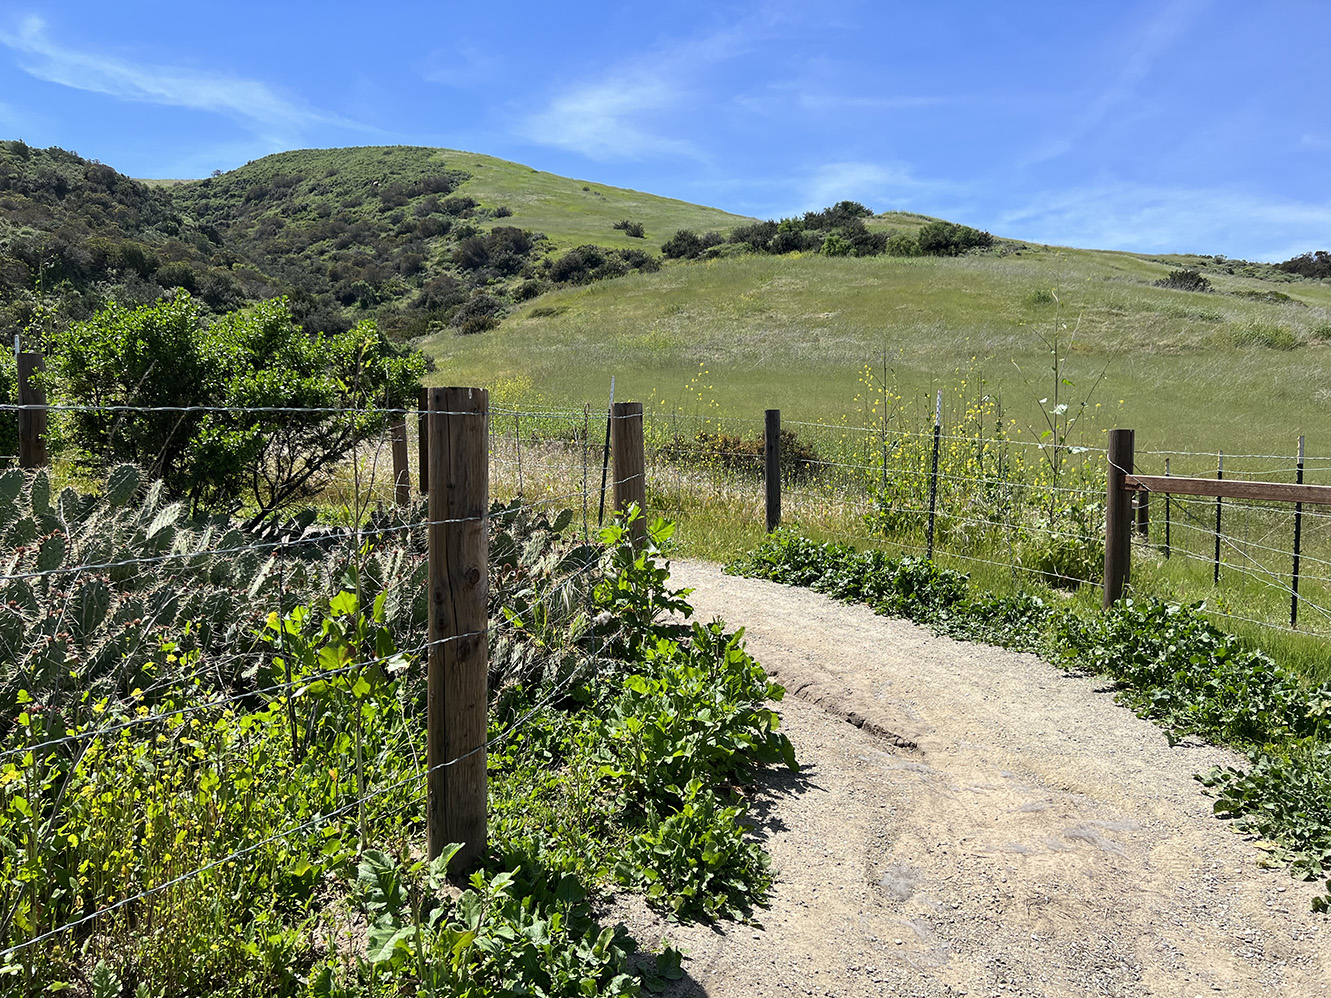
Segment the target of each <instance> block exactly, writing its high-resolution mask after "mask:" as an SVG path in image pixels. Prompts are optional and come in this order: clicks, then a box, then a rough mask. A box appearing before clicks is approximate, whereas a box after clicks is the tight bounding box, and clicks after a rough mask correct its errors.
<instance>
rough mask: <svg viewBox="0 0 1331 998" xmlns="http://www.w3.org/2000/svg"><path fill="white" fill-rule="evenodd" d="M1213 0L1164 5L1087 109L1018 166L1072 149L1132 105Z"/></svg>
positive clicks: (1177, 2) (1054, 157)
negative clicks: (1155, 71)
mask: <svg viewBox="0 0 1331 998" xmlns="http://www.w3.org/2000/svg"><path fill="white" fill-rule="evenodd" d="M1209 2H1210V0H1174V2H1172V3H1169V4H1166V5H1164V6H1163V7H1161V8H1160V9H1159V11H1158V12H1157V13H1156V15H1155V17H1153V18H1152V19H1151V20H1150V21H1148V22H1147V23H1146V25H1145V27H1144V28H1143V30H1142V31H1141V32H1140V33H1139V34H1138V35H1137V36H1136V37H1135V38H1134V39H1133V44H1132V48H1131V51H1130V52H1129V53H1128V55H1127V58H1126V59H1124V61H1123V65H1122V68H1121V69H1120V70H1119V71H1118V74H1117V75H1116V76H1115V77H1114V79H1113V80H1112V81H1111V82H1110V84H1109V86H1108V87H1106V88H1105V89H1104V90H1103V91H1101V92H1100V93H1099V94H1098V95H1097V96H1096V97H1095V98H1094V99H1093V100H1091V101H1090V103H1089V105H1088V106H1087V108H1086V110H1085V111H1082V112H1081V113H1079V114H1075V115H1073V116H1071V118H1070V119H1069V120H1070V127H1069V128H1068V129H1067V131H1065V132H1064V133H1062V134H1060V135H1057V136H1054V137H1052V138H1048V139H1045V140H1043V141H1041V142H1038V143H1037V144H1036V146H1035V148H1034V149H1032V150H1031V151H1030V152H1029V153H1028V154H1027V155H1026V156H1025V157H1023V158H1022V159H1021V160H1020V161H1019V162H1018V164H1017V165H1018V166H1021V167H1027V166H1035V165H1038V164H1040V163H1045V162H1048V161H1049V160H1052V159H1057V158H1058V157H1060V156H1065V155H1067V154H1068V153H1069V152H1071V151H1072V150H1073V149H1074V148H1075V147H1076V145H1077V143H1078V141H1079V140H1080V139H1082V138H1083V137H1085V136H1086V135H1089V134H1090V133H1091V132H1092V131H1094V130H1095V129H1096V128H1097V127H1099V126H1100V125H1101V124H1103V123H1104V121H1105V120H1106V119H1108V118H1109V116H1110V115H1111V114H1112V113H1114V111H1115V110H1117V109H1118V108H1119V107H1122V106H1124V105H1126V104H1130V103H1131V102H1132V100H1133V98H1134V97H1135V95H1136V93H1137V89H1138V87H1140V86H1141V84H1142V83H1143V82H1145V80H1146V78H1147V77H1148V76H1150V73H1151V70H1152V68H1153V67H1154V66H1155V63H1156V62H1157V60H1159V59H1160V58H1161V57H1162V56H1164V55H1165V53H1166V52H1168V51H1169V49H1170V48H1171V47H1172V46H1173V45H1174V43H1175V42H1176V41H1178V40H1179V38H1181V37H1182V36H1183V35H1184V34H1185V33H1186V31H1187V30H1188V28H1189V27H1190V26H1191V24H1192V23H1193V21H1194V20H1196V18H1197V17H1198V15H1200V13H1201V11H1202V8H1203V7H1205V6H1206V5H1207V4H1208V3H1209Z"/></svg>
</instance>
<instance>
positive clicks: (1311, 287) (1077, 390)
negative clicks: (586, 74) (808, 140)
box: [424, 245, 1331, 454]
mask: <svg viewBox="0 0 1331 998" xmlns="http://www.w3.org/2000/svg"><path fill="white" fill-rule="evenodd" d="M1189 262H1192V263H1196V262H1197V261H1196V260H1191V261H1189ZM1178 263H1179V261H1178V260H1164V261H1157V260H1153V259H1149V258H1146V257H1142V256H1138V255H1134V254H1130V253H1111V252H1099V251H1093V250H1075V249H1056V248H1053V249H1050V248H1040V247H1031V246H1024V247H1023V246H1020V245H1018V246H1017V248H1015V249H1010V250H1008V251H1005V252H1001V253H988V254H982V255H973V256H963V257H959V258H930V257H916V258H897V257H876V258H869V259H858V258H844V257H843V258H828V257H824V256H821V255H818V256H802V257H801V256H797V255H790V256H745V257H738V258H730V259H721V260H712V261H707V262H700V263H687V264H680V265H672V266H668V267H667V268H665V269H663V270H662V271H661V272H659V273H655V274H644V275H639V276H634V277H630V278H624V279H621V280H618V281H614V282H610V283H606V284H600V285H594V286H591V287H586V288H580V289H575V290H563V291H557V292H554V293H551V294H548V295H545V296H543V297H542V298H540V299H538V300H536V301H533V302H531V303H528V304H527V305H525V306H524V307H523V309H521V310H520V311H519V312H518V313H517V314H516V315H515V316H513V317H511V318H510V319H509V320H508V321H506V322H505V324H504V325H503V326H502V327H501V328H500V329H498V330H496V331H494V332H493V333H490V334H487V335H486V336H484V337H452V336H439V337H434V338H431V339H429V340H426V341H425V343H424V348H425V349H426V350H427V351H428V352H429V353H431V354H432V355H433V356H434V357H435V358H436V360H437V361H438V363H439V373H438V375H437V376H436V377H438V378H439V379H440V380H446V381H448V382H450V383H454V384H467V383H477V384H496V383H498V384H501V385H503V386H505V391H506V392H508V393H509V394H510V395H511V396H512V397H513V398H514V399H515V400H516V399H520V398H522V397H523V394H524V392H525V393H526V395H527V397H528V399H529V400H536V399H538V398H539V400H541V401H545V402H550V403H576V404H578V405H581V403H582V402H583V401H584V400H586V399H600V398H601V397H602V396H603V395H604V394H605V392H606V389H607V387H608V384H609V380H610V376H611V375H612V374H613V375H615V376H616V378H617V382H616V384H617V388H616V392H617V394H618V395H619V396H620V397H622V398H637V399H643V400H644V401H646V402H647V403H648V404H649V406H651V407H653V408H656V409H658V410H659V411H666V412H670V411H674V410H676V409H677V410H679V411H682V412H685V413H692V412H704V413H718V414H722V415H729V416H746V417H757V416H760V415H761V412H762V410H763V409H764V408H767V407H769V406H771V407H780V408H781V409H782V410H783V413H785V414H786V416H787V418H793V419H807V420H832V421H836V420H840V419H842V418H847V419H850V420H852V421H853V420H854V419H856V418H863V417H864V414H863V413H859V412H857V411H856V410H857V403H856V396H857V395H858V394H860V393H861V392H862V385H861V384H860V382H859V378H860V375H861V371H862V369H863V367H864V365H866V364H868V365H871V366H872V367H874V368H878V367H880V366H881V363H882V357H883V354H884V351H886V353H887V357H888V365H889V368H890V373H889V380H891V381H893V382H894V383H895V386H896V388H897V391H898V392H899V393H900V394H901V395H903V396H904V397H905V399H906V400H907V404H909V403H910V401H911V400H916V401H917V404H916V409H917V410H919V411H920V412H921V413H922V411H923V410H924V409H926V408H929V406H927V405H926V404H925V396H928V395H931V394H932V389H934V388H937V387H948V388H949V389H951V387H952V386H955V385H956V384H957V383H958V382H959V381H960V380H962V379H966V380H968V381H969V383H970V387H969V389H968V390H969V391H973V392H976V393H980V392H990V393H997V394H1001V396H1002V398H1003V400H1004V403H1005V408H1006V410H1007V412H1008V413H1010V414H1011V416H1012V417H1014V418H1016V419H1018V421H1019V422H1020V423H1022V424H1028V425H1032V426H1034V425H1036V424H1037V423H1038V422H1039V420H1040V415H1039V409H1040V404H1039V399H1041V398H1045V397H1048V396H1049V395H1050V394H1051V374H1050V371H1049V367H1050V356H1049V349H1048V347H1047V345H1046V343H1045V341H1046V340H1048V339H1049V338H1051V337H1052V336H1053V335H1054V333H1055V332H1057V333H1058V335H1059V336H1060V338H1061V339H1062V340H1063V341H1064V342H1065V343H1067V342H1071V343H1072V347H1071V353H1070V356H1069V358H1068V366H1067V371H1066V375H1067V377H1068V378H1069V380H1071V381H1072V382H1074V384H1073V385H1072V386H1064V392H1065V393H1068V394H1070V395H1072V396H1073V399H1074V401H1079V400H1080V398H1081V397H1082V396H1083V395H1084V394H1085V393H1086V392H1087V391H1089V389H1090V387H1091V385H1092V384H1093V383H1094V382H1095V380H1096V378H1097V377H1098V376H1099V374H1100V372H1101V371H1102V370H1103V371H1104V372H1105V377H1104V381H1103V383H1102V384H1101V385H1100V387H1099V389H1098V390H1097V391H1096V392H1095V395H1094V398H1093V401H1092V404H1093V406H1094V404H1095V403H1099V404H1100V406H1101V409H1100V413H1101V414H1103V415H1102V416H1101V418H1099V419H1098V420H1097V424H1098V427H1099V428H1100V429H1103V428H1107V427H1109V426H1112V425H1123V426H1135V427H1137V428H1138V431H1139V435H1138V446H1139V448H1145V447H1176V448H1185V447H1186V448H1194V449H1207V450H1211V449H1216V448H1224V449H1225V450H1229V451H1253V452H1262V453H1267V452H1272V450H1273V449H1274V450H1276V451H1278V452H1284V451H1288V450H1290V449H1291V448H1292V446H1293V442H1294V438H1295V436H1297V434H1298V433H1301V432H1302V433H1307V434H1308V435H1309V446H1310V448H1311V449H1312V451H1313V452H1317V453H1322V454H1326V453H1331V373H1328V371H1327V366H1326V365H1327V360H1328V359H1331V353H1328V348H1327V343H1328V342H1331V284H1328V283H1326V282H1321V281H1288V280H1286V281H1283V282H1282V283H1279V284H1273V283H1271V282H1270V281H1266V280H1261V279H1257V278H1253V277H1247V276H1243V275H1242V274H1232V275H1231V274H1228V273H1225V265H1224V264H1223V263H1222V264H1215V262H1214V261H1210V263H1211V264H1212V266H1211V269H1210V271H1209V275H1208V276H1209V278H1210V280H1211V281H1212V284H1213V287H1214V289H1215V290H1214V291H1212V292H1210V293H1200V292H1185V291H1176V290H1170V289H1167V288H1161V287H1157V286H1155V283H1154V282H1155V281H1157V280H1159V279H1161V278H1164V277H1165V276H1166V275H1167V274H1168V273H1169V272H1170V270H1171V269H1174V268H1175V267H1177V266H1178ZM701 372H705V373H701ZM981 379H982V380H983V381H984V387H983V388H982V389H981V388H980V386H979V382H980V380H981ZM528 386H530V387H528ZM1065 397H1066V395H1065ZM1090 442H1093V441H1090Z"/></svg>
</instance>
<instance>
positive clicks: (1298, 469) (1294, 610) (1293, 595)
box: [1289, 434, 1303, 627]
mask: <svg viewBox="0 0 1331 998" xmlns="http://www.w3.org/2000/svg"><path fill="white" fill-rule="evenodd" d="M1294 482H1295V484H1296V485H1302V484H1303V435H1302V434H1300V435H1299V460H1298V463H1297V464H1295V465H1294ZM1302 541H1303V503H1301V502H1297V503H1295V504H1294V567H1293V571H1292V572H1291V573H1290V580H1289V581H1290V587H1289V626H1290V627H1298V626H1299V554H1300V550H1299V548H1300V545H1301V543H1302Z"/></svg>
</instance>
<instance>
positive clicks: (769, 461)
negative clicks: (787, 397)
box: [763, 409, 781, 534]
mask: <svg viewBox="0 0 1331 998" xmlns="http://www.w3.org/2000/svg"><path fill="white" fill-rule="evenodd" d="M763 470H764V472H765V474H766V478H767V532H768V533H769V534H770V533H771V532H772V531H773V530H775V529H776V528H777V527H779V526H781V410H780V409H768V410H767V420H766V423H765V424H764V427H763Z"/></svg>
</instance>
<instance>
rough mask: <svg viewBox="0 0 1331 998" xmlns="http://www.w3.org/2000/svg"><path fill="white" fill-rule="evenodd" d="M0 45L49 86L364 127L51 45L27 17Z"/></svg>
mask: <svg viewBox="0 0 1331 998" xmlns="http://www.w3.org/2000/svg"><path fill="white" fill-rule="evenodd" d="M0 44H3V45H5V46H7V47H8V48H11V49H13V50H14V51H15V52H17V53H19V56H20V59H19V66H20V68H21V69H22V70H23V71H24V72H26V73H29V74H30V75H32V76H35V77H37V78H38V79H40V80H45V81H47V82H49V83H57V84H60V85H62V86H66V87H71V88H73V89H76V90H85V91H88V92H90V93H98V94H106V95H107V96H110V97H118V98H120V99H122V100H130V101H137V102H141V103H147V104H161V105H165V106H169V107H186V108H193V109H195V110H200V111H211V112H215V113H218V114H227V115H230V116H232V117H235V118H239V119H241V120H243V121H247V122H250V123H251V124H253V125H257V126H261V127H266V128H279V129H294V128H301V127H304V126H309V125H316V124H324V125H328V124H332V125H339V126H342V127H349V128H357V129H359V128H362V127H363V126H360V125H358V124H357V123H355V122H352V121H348V120H346V119H344V118H341V117H339V116H337V115H332V114H328V113H326V112H323V111H320V110H318V109H316V108H313V107H310V106H309V105H307V104H305V103H303V102H301V101H296V100H290V99H288V98H286V97H283V96H282V95H281V94H279V93H278V92H277V91H275V90H274V89H272V88H271V87H269V86H268V85H267V84H265V83H262V82H260V81H258V80H249V79H244V78H243V77H236V76H226V75H222V74H216V73H209V72H206V71H200V70H194V69H185V68H177V67H172V66H154V65H140V64H135V63H131V62H127V61H125V60H123V59H117V58H115V57H112V56H107V55H102V54H100V53H96V52H88V51H77V50H75V49H70V48H65V47H63V46H61V45H59V44H58V43H56V42H54V41H52V40H51V39H50V37H49V36H48V35H47V32H46V23H45V22H44V21H43V20H42V19H41V18H39V17H27V18H25V19H24V20H23V21H22V22H21V23H20V25H19V28H18V30H17V32H16V33H9V32H0Z"/></svg>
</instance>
